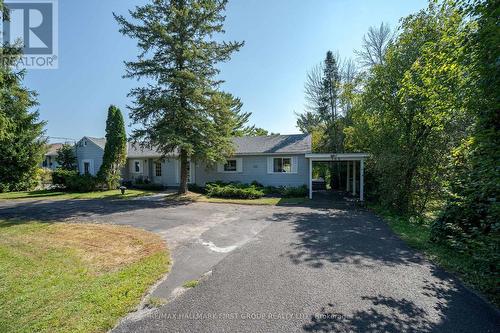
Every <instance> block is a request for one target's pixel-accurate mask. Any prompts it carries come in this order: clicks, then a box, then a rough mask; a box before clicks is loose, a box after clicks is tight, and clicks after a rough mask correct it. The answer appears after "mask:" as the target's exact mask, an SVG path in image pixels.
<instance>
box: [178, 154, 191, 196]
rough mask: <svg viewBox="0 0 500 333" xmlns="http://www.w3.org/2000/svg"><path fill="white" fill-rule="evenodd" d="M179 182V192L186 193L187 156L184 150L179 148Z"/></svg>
mask: <svg viewBox="0 0 500 333" xmlns="http://www.w3.org/2000/svg"><path fill="white" fill-rule="evenodd" d="M180 157H181V180H180V181H181V182H180V184H179V194H186V193H187V191H188V163H189V161H188V156H187V153H186V151H185V150H182V149H181V155H180Z"/></svg>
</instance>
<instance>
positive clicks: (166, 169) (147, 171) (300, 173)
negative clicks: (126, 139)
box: [122, 155, 309, 187]
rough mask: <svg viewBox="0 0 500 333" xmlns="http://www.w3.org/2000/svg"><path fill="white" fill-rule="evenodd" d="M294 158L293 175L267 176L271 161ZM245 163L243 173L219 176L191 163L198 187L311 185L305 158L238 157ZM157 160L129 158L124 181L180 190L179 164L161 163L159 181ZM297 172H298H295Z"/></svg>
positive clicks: (173, 162)
mask: <svg viewBox="0 0 500 333" xmlns="http://www.w3.org/2000/svg"><path fill="white" fill-rule="evenodd" d="M272 157H291V158H293V159H294V161H296V163H297V166H296V170H293V171H296V172H294V173H268V158H272ZM237 158H238V159H239V160H240V161H241V162H242V167H241V169H240V170H241V172H234V173H225V172H219V171H218V168H217V166H214V167H212V168H207V167H206V166H205V164H203V163H199V162H198V163H194V162H192V164H191V166H192V168H193V172H192V173H191V177H193V178H194V180H195V183H196V184H198V185H200V186H204V185H205V184H206V183H207V182H214V181H223V182H240V183H251V182H252V181H254V180H255V181H258V182H259V183H261V184H263V185H266V186H302V185H307V184H308V179H309V178H308V177H309V163H308V161H307V159H306V158H305V156H304V155H249V156H238V157H237ZM136 160H137V161H140V163H141V172H139V173H135V172H134V170H133V167H134V164H133V163H134V161H136ZM157 160H158V159H150V158H128V159H127V163H126V165H125V168H124V170H123V173H122V175H123V178H124V179H125V180H134V179H136V178H138V177H143V178H148V179H150V180H151V181H153V182H155V183H159V184H162V185H166V186H171V187H176V186H179V171H180V170H179V160H178V159H176V158H168V159H164V160H162V161H161V163H162V175H161V177H156V176H155V174H154V172H155V169H154V162H155V161H157ZM294 169H295V168H294Z"/></svg>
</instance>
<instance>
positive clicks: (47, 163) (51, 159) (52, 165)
mask: <svg viewBox="0 0 500 333" xmlns="http://www.w3.org/2000/svg"><path fill="white" fill-rule="evenodd" d="M62 146H63V144H62V143H51V144H48V145H47V153H45V156H44V159H43V161H42V164H41V167H42V168H47V169H51V170H55V169H56V168H57V167H59V163H57V161H56V157H57V151H58V150H59V149H60V148H61V147H62Z"/></svg>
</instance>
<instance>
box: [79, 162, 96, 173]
mask: <svg viewBox="0 0 500 333" xmlns="http://www.w3.org/2000/svg"><path fill="white" fill-rule="evenodd" d="M86 163H88V165H89V175H92V176H94V175H95V172H94V160H90V159H85V160H82V165H81V169H80V174H81V175H84V174H85V164H86Z"/></svg>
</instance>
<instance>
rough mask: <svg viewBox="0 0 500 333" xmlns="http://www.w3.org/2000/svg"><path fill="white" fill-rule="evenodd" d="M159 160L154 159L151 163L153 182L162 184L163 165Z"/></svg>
mask: <svg viewBox="0 0 500 333" xmlns="http://www.w3.org/2000/svg"><path fill="white" fill-rule="evenodd" d="M163 166H164V165H163V163H162V162H161V161H155V162H154V164H153V183H155V184H163V172H164V169H165V168H164V167H163Z"/></svg>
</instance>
